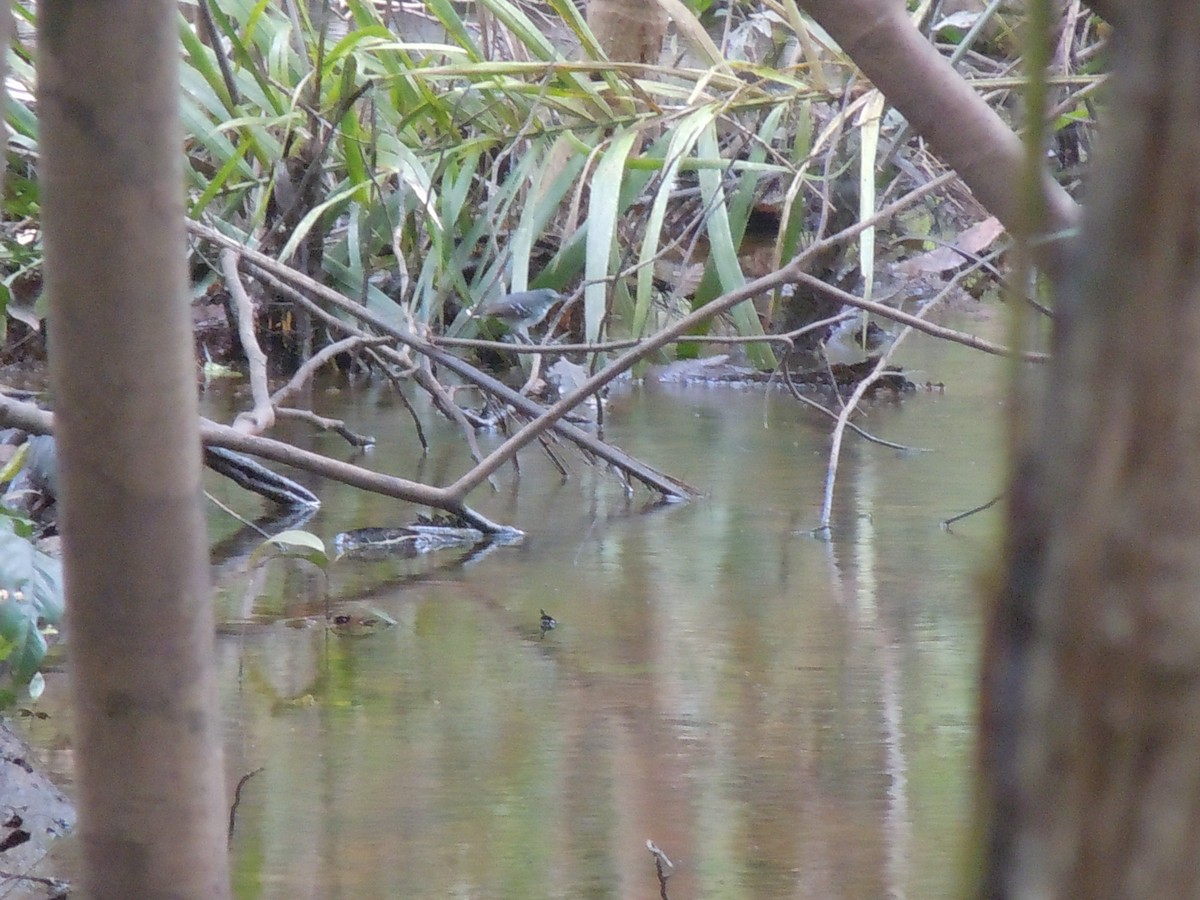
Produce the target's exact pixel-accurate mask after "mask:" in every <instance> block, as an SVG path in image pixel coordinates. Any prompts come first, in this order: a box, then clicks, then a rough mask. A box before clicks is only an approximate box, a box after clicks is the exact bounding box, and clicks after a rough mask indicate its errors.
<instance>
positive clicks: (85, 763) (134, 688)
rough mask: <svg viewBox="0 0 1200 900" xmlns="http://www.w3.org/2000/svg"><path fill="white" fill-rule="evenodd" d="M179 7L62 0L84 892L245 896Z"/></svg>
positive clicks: (55, 226) (59, 273)
mask: <svg viewBox="0 0 1200 900" xmlns="http://www.w3.org/2000/svg"><path fill="white" fill-rule="evenodd" d="M177 14H178V13H177V9H176V5H175V4H174V3H167V2H162V0H157V2H156V0H125V2H113V0H85V2H72V0H43V2H42V3H41V4H40V9H39V32H38V52H39V84H40V88H39V98H38V102H39V112H40V121H41V134H42V137H41V151H42V155H41V180H42V185H41V189H42V198H43V202H44V206H43V212H44V224H45V237H46V289H47V291H48V292H49V295H50V299H51V309H50V326H49V327H50V340H51V351H52V352H51V375H52V378H53V384H54V391H55V403H56V413H57V417H56V429H57V439H58V442H59V453H58V460H59V465H60V467H61V487H62V497H61V510H62V520H63V531H64V537H65V544H64V551H65V556H64V563H65V570H66V585H67V604H68V617H69V623H70V670H71V685H72V690H73V696H74V702H75V710H76V735H75V741H76V750H77V753H76V759H77V763H78V771H77V774H78V788H79V791H78V793H79V805H80V831H81V840H82V849H83V857H84V869H85V872H84V880H85V884H84V894H85V895H86V896H89V897H102V898H107V897H113V898H133V897H167V896H170V897H194V898H205V900H209V898H221V897H228V896H229V884H228V866H227V862H226V846H225V845H226V838H225V828H224V801H223V793H224V790H223V786H224V785H223V772H222V754H221V743H220V740H221V728H220V720H219V718H218V710H217V703H216V690H215V679H214V661H213V653H212V650H213V648H212V643H213V628H212V613H211V609H210V606H209V603H210V597H209V584H208V568H207V550H206V544H205V531H204V521H203V509H202V506H201V502H202V494H201V487H200V445H199V438H198V433H197V429H198V425H197V418H196V392H195V374H194V363H193V360H192V350H191V346H192V345H191V338H190V317H189V311H188V305H187V284H186V271H185V266H184V246H185V245H184V232H183V177H182V162H181V144H182V140H181V131H180V127H179V121H178V119H179V116H178V95H179V75H178V49H177V19H176V16H177Z"/></svg>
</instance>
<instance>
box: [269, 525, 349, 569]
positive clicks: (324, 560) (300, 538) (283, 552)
mask: <svg viewBox="0 0 1200 900" xmlns="http://www.w3.org/2000/svg"><path fill="white" fill-rule="evenodd" d="M277 556H285V557H291V558H293V559H306V560H308V561H309V562H310V563H312V564H313V565H314V566H317V567H318V568H321V569H328V568H329V554H328V553H327V552H326V551H325V542H324V541H322V540H321V539H320V538H319V537H317V536H316V535H315V534H313V533H312V532H311V531H304V530H302V529H298V528H296V529H292V530H290V531H281V532H279V534H276V535H274V536H272V537H269V538H267V539H266V540H265V541H263V542H262V543H261V544H259V545H258V549H257V550H255V551H254V552H253V553H252V554H251V555H250V567H251V568H253V567H254V566H256V565H258V564H259V563H261V562H264V561H265V560H268V559H273V558H275V557H277Z"/></svg>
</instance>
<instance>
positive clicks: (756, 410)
mask: <svg viewBox="0 0 1200 900" xmlns="http://www.w3.org/2000/svg"><path fill="white" fill-rule="evenodd" d="M897 361H898V362H899V363H901V364H903V365H905V366H906V367H908V368H910V369H915V370H919V371H918V372H917V373H915V374H914V380H920V381H924V380H926V379H930V380H933V381H944V382H945V383H946V391H945V393H944V394H938V393H926V392H920V393H917V394H915V395H911V396H908V397H906V398H905V399H904V401H903V402H902V403H901V404H880V405H877V406H873V407H871V408H870V415H869V418H868V419H866V420H865V421H864V422H862V423H861V424H863V425H864V427H866V428H868V429H869V430H871V431H872V432H874V433H876V434H878V435H879V436H881V437H886V438H888V439H890V440H893V441H899V442H902V443H906V444H911V445H918V446H924V447H932V448H935V450H934V452H932V453H926V454H908V455H901V454H897V453H896V452H895V451H892V450H888V449H885V448H882V447H878V446H870V445H866V444H864V443H863V442H862V441H860V440H858V439H856V438H853V437H848V439H847V444H846V447H845V449H844V452H843V456H842V466H841V475H840V478H839V481H838V486H837V494H836V515H835V520H834V522H835V527H834V529H833V532H832V534H831V536H830V539H829V540H818V539H815V538H813V537H812V536H810V535H809V534H808V531H809V529H811V528H812V527H813V526H814V525H816V524H817V521H818V516H819V511H820V505H821V497H822V491H823V484H824V478H825V463H826V454H827V449H828V436H827V434H828V426H827V424H826V422H825V421H824V420H822V419H820V418H819V417H818V416H816V415H815V414H814V413H811V412H809V411H807V410H804V409H802V408H800V407H798V406H797V404H796V403H795V402H794V401H793V400H791V399H789V398H788V397H787V396H786V395H784V394H783V393H778V392H775V391H774V390H771V391H765V392H764V391H762V390H745V391H734V390H729V389H706V388H668V387H662V386H655V385H649V386H646V387H642V388H637V389H626V390H624V391H618V392H617V393H616V394H615V395H614V397H613V399H612V402H611V404H610V407H609V413H608V423H607V431H606V437H607V438H608V439H609V440H611V441H613V442H615V443H616V444H618V445H620V446H622V447H623V448H625V449H626V450H628V451H630V452H631V453H634V454H635V455H637V456H639V457H641V458H643V459H645V460H646V461H648V462H651V463H652V464H654V465H657V466H658V467H659V468H661V469H663V470H666V471H668V472H670V473H671V474H673V475H676V476H678V477H681V478H684V479H686V480H687V481H689V482H691V483H692V484H694V485H696V486H698V487H701V488H703V489H704V490H705V491H706V492H707V497H706V498H705V499H703V500H700V501H697V502H694V503H691V504H687V505H681V506H674V507H667V508H657V509H648V508H647V501H648V499H649V498H648V497H647V496H646V495H645V494H644V493H642V492H640V491H637V492H635V495H634V496H633V497H632V498H628V497H626V496H625V494H624V492H623V490H622V488H621V485H620V484H619V482H618V481H617V480H616V479H615V478H614V477H613V476H611V475H609V474H607V473H604V472H602V471H600V470H598V469H594V468H591V467H589V466H588V465H587V464H586V463H584V462H583V461H582V460H581V459H580V458H579V457H578V455H577V454H575V453H574V451H572V450H569V449H563V450H561V451H560V455H561V456H562V457H563V458H564V459H565V460H566V461H567V462H568V465H569V466H570V469H571V477H570V479H569V480H567V481H566V482H563V481H562V479H561V478H559V476H558V475H557V473H556V472H555V471H554V469H553V468H552V467H551V466H550V464H549V463H548V462H547V461H546V460H545V459H544V458H543V457H541V455H540V454H539V453H538V452H536V451H527V452H526V453H525V454H524V456H523V464H522V471H521V476H520V478H519V483H518V479H517V478H516V477H514V474H513V472H512V470H511V469H509V470H505V471H502V472H501V473H500V475H499V478H498V480H499V488H500V489H499V491H497V492H494V493H493V492H490V491H488V490H486V489H481V490H479V491H478V492H477V494H476V496H474V497H473V498H472V499H473V501H474V505H476V506H477V507H478V508H480V509H481V510H482V511H483V512H485V513H486V514H488V515H490V516H491V517H493V518H494V519H498V520H502V521H505V522H510V523H512V524H515V525H517V526H519V527H520V528H523V529H525V530H526V531H527V532H528V538H527V540H526V541H525V542H524V543H523V544H522V545H521V546H519V547H508V548H495V549H494V550H493V552H491V553H487V554H482V555H470V554H467V553H466V552H465V551H452V552H443V553H439V554H436V555H434V556H433V557H429V558H423V559H420V560H404V559H396V560H375V561H350V560H343V561H340V562H338V563H337V564H336V565H335V567H334V569H333V571H332V573H331V576H330V578H329V580H328V582H326V580H325V578H324V576H323V575H321V574H320V573H319V572H316V571H315V570H313V569H311V568H306V566H305V564H303V563H298V562H294V561H275V562H271V563H269V564H268V565H267V566H265V567H263V568H261V569H259V570H258V571H256V572H255V573H247V572H245V571H244V569H239V568H238V567H237V566H234V565H225V566H223V567H219V568H218V576H217V578H218V581H219V583H220V587H219V595H218V602H219V608H220V615H221V617H222V618H224V619H225V620H227V621H234V620H237V621H241V620H252V621H251V623H250V624H247V625H246V626H244V627H242V626H237V627H234V628H226V629H224V630H223V634H222V635H221V636H220V637H219V639H218V644H217V646H218V653H219V658H220V666H221V673H222V684H223V689H222V696H223V702H224V705H225V709H226V713H227V717H228V719H227V721H228V758H227V762H228V765H229V770H230V773H231V774H230V778H231V785H232V783H233V782H234V781H236V780H237V777H238V776H239V775H240V774H243V773H246V772H249V771H251V770H254V769H257V768H259V767H262V770H263V771H262V772H261V774H259V775H257V776H256V777H254V778H253V779H251V780H250V781H249V782H248V783H247V784H246V785H245V786H244V788H243V792H242V799H241V803H240V806H239V809H238V818H237V829H236V834H235V837H234V842H233V854H234V865H235V870H236V879H237V892H238V895H239V896H241V897H271V898H275V897H278V898H294V897H317V898H337V897H345V898H362V897H474V898H537V897H562V898H579V897H597V898H599V897H611V898H638V897H647V898H649V897H657V896H659V888H658V883H657V880H656V876H655V871H654V866H653V861H652V859H651V856H650V854H649V853H648V852H647V849H646V841H647V839H650V840H653V841H654V842H655V843H656V844H657V845H658V846H659V847H661V848H662V849H663V850H664V851H665V852H666V853H667V854H668V855H669V856H670V857H671V859H672V860H673V861H674V862H675V863H676V870H675V874H674V876H673V877H672V878H671V880H670V881H669V883H668V891H669V896H670V897H672V898H676V900H678V898H696V897H713V898H715V897H730V898H745V897H784V896H789V897H790V896H794V897H864V898H867V897H883V896H907V897H913V898H931V897H945V896H952V895H956V894H957V893H959V891H958V886H959V884H960V877H961V866H962V861H963V841H964V838H965V835H966V832H967V828H968V819H969V795H970V781H969V766H970V759H971V751H972V747H971V741H972V719H973V699H972V691H973V686H974V678H975V671H976V650H977V645H978V639H979V624H980V614H979V609H978V601H977V599H976V595H975V590H974V587H975V579H976V576H977V572H978V571H979V570H980V568H981V567H982V565H983V564H984V562H985V560H986V558H987V552H988V547H989V542H990V541H991V539H992V537H993V533H994V530H995V527H996V524H997V520H996V514H995V513H994V512H991V513H985V514H983V515H981V516H978V517H976V518H975V519H972V520H969V521H967V522H964V523H963V524H962V525H961V526H959V527H958V529H957V530H956V533H953V534H948V533H946V532H944V531H942V530H941V529H940V528H939V522H940V521H941V520H942V519H944V518H945V517H946V516H948V515H951V514H953V513H955V512H958V511H960V510H962V509H965V508H968V507H970V506H973V505H976V504H978V503H981V502H983V501H985V500H987V499H990V498H991V497H992V496H993V495H994V494H995V493H996V492H997V490H998V485H999V480H1000V467H1001V458H1002V439H1001V427H1000V419H1001V414H1002V408H1001V405H1000V398H1001V397H1002V396H1003V393H1004V391H1003V382H1004V364H1003V363H1001V362H999V361H991V360H988V359H986V358H982V357H981V356H980V355H979V354H976V353H972V352H970V351H967V350H964V349H960V348H955V347H953V346H949V345H945V344H938V343H935V342H933V341H928V340H925V339H922V338H920V337H914V338H913V339H911V344H910V345H909V346H907V347H906V348H905V349H904V350H903V351H902V352H901V353H900V354H899V357H898V359H897ZM315 402H316V403H317V405H318V407H319V411H322V412H325V413H326V414H330V415H337V416H339V417H342V418H345V419H346V420H347V421H348V423H349V424H350V425H351V426H352V427H354V428H356V429H359V430H362V431H367V432H370V433H374V434H375V435H376V436H377V437H379V439H380V444H379V448H378V449H377V450H376V451H374V452H373V453H372V454H371V455H370V456H369V457H368V458H367V459H366V462H367V464H369V465H371V466H373V467H378V468H380V469H383V470H386V471H389V472H392V473H394V474H398V475H404V476H408V477H414V478H421V479H424V480H429V481H435V482H439V483H446V482H448V481H449V480H451V479H452V478H453V477H456V476H457V475H458V474H459V473H461V471H463V468H464V466H465V465H466V459H465V456H464V455H463V454H462V452H461V450H460V449H459V445H460V444H461V441H460V439H459V438H458V436H457V433H456V432H455V431H454V429H452V428H451V427H450V426H447V425H443V424H441V423H440V422H438V420H437V419H436V418H435V417H434V416H432V415H430V416H426V417H425V418H424V422H425V424H426V427H427V428H429V429H430V432H431V437H432V440H433V441H434V444H435V452H434V455H433V456H432V457H431V458H430V459H428V460H421V459H420V458H419V456H418V448H417V444H416V441H415V439H414V438H413V436H412V431H411V423H410V421H409V419H408V417H407V414H406V413H405V412H404V411H403V409H402V407H401V406H400V404H399V403H398V402H396V401H395V400H394V399H392V398H391V397H390V395H389V393H388V392H387V391H386V390H383V389H364V390H362V391H352V390H344V391H342V392H338V393H322V394H320V395H319V396H317V397H316V398H315ZM294 433H298V432H294ZM308 440H309V442H310V445H311V446H313V447H316V448H319V449H322V450H325V451H328V452H332V453H337V454H339V455H341V456H344V457H346V456H349V455H350V454H349V453H348V452H347V451H346V450H345V449H343V446H342V445H340V440H339V439H338V438H335V437H319V438H310V439H308ZM447 448H453V449H451V450H450V451H449V452H447ZM313 487H314V489H316V490H317V492H318V493H319V494H320V495H321V496H322V499H323V501H324V506H323V508H322V510H321V511H320V513H319V514H318V515H317V516H316V517H315V518H314V519H312V520H311V521H310V522H309V523H308V524H307V525H306V526H305V527H307V528H309V529H310V530H313V531H315V532H316V533H317V534H319V535H321V536H322V537H323V538H325V539H326V540H329V539H331V538H332V537H333V535H334V534H335V533H336V532H338V531H340V530H343V529H346V528H352V527H361V526H367V525H389V524H399V523H403V522H405V521H407V520H408V519H410V518H411V516H412V514H413V510H412V509H411V508H408V507H405V506H403V505H401V504H397V503H395V502H394V501H391V500H387V499H384V498H371V497H364V496H362V495H359V494H357V493H355V492H352V491H349V490H346V489H342V488H340V487H338V486H335V485H328V484H313ZM212 488H213V489H214V492H216V493H218V495H219V496H220V497H221V498H222V499H223V500H224V501H225V502H228V503H230V504H231V505H234V506H236V507H237V508H239V509H240V510H241V511H243V512H244V513H246V514H248V515H253V514H254V513H255V511H256V504H255V501H254V500H253V499H252V498H249V497H248V496H247V495H245V494H241V493H239V492H238V491H237V489H236V488H230V487H226V486H224V485H221V484H218V483H217V482H215V481H214V482H213V484H212ZM212 521H213V531H214V536H215V538H216V539H217V540H220V539H222V538H223V537H225V536H227V535H228V534H230V533H232V532H233V531H235V530H236V528H237V525H236V523H232V522H230V521H229V520H227V519H225V518H224V517H223V516H222V514H220V513H217V512H215V511H214V513H213V519H212ZM326 604H331V605H332V608H333V609H334V610H335V611H338V612H355V611H371V610H377V611H382V612H384V613H386V614H387V615H389V616H391V617H392V618H394V619H395V620H396V621H397V623H398V624H397V625H396V626H395V627H392V628H388V629H385V630H382V631H379V632H376V633H373V634H369V635H368V636H363V637H343V636H338V635H336V634H334V633H332V632H330V631H328V630H326V629H325V628H323V627H320V626H313V627H308V628H297V627H291V626H293V625H294V624H295V622H294V621H293V622H291V624H290V625H289V624H288V623H285V622H284V621H283V619H288V618H294V617H298V616H302V615H306V614H311V613H323V610H324V609H325V606H326ZM542 608H545V609H546V610H547V611H548V612H549V613H551V614H552V615H554V616H555V617H556V618H557V619H558V621H559V623H560V624H559V627H558V628H557V629H556V630H554V631H551V632H550V633H549V634H547V635H546V636H545V638H544V639H542V637H541V632H540V630H539V627H538V618H539V610H540V609H542Z"/></svg>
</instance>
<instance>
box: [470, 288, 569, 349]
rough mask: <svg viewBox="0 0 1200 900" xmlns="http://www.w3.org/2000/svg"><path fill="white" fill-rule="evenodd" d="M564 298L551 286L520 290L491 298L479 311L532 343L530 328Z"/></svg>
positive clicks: (483, 316)
mask: <svg viewBox="0 0 1200 900" xmlns="http://www.w3.org/2000/svg"><path fill="white" fill-rule="evenodd" d="M562 299H563V295H562V294H560V293H559V292H558V291H555V290H551V289H550V288H538V289H537V290H536V291H518V292H517V293H515V294H507V295H505V296H503V297H500V298H498V299H496V300H489V301H488V302H487V303H485V304H483V306H482V307H480V309H479V311H478V315H479V316H481V317H482V318H488V319H496V320H497V321H499V322H503V323H504V324H505V325H506V326H508V330H509V331H511V332H512V333H513V334H515V335H517V336H518V337H521V338H523V339H524V340H525V342H526V343H529V344H532V343H533V340H532V339H531V338H530V337H529V329H530V328H532V327H533V326H534V325H536V324H538V323H539V322H541V321H542V319H544V318H546V313H548V312H550V307H552V306H553V305H554V304H555V303H558V302H559V301H560V300H562Z"/></svg>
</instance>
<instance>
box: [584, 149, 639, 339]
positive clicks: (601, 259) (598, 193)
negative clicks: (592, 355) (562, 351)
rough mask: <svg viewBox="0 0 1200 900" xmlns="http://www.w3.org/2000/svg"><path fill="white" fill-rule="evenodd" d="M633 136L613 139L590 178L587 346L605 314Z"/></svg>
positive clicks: (585, 331)
mask: <svg viewBox="0 0 1200 900" xmlns="http://www.w3.org/2000/svg"><path fill="white" fill-rule="evenodd" d="M637 137H638V132H637V131H634V130H630V131H624V132H620V133H618V134H617V135H616V136H614V137H613V139H612V142H611V143H610V144H609V147H608V152H606V153H605V154H604V156H603V157H602V158H601V159H600V164H599V165H598V166H596V174H595V175H593V176H592V184H591V188H592V191H591V200H590V202H589V205H588V232H587V263H586V266H585V277H586V278H587V287H585V288H584V292H583V320H584V334H585V336H586V339H587V341H588V342H589V343H591V342H594V341H598V340H600V323H601V322H603V320H604V314H605V312H606V311H607V298H608V289H607V281H606V279H607V278H608V267H609V261H610V260H611V259H612V253H613V242H614V240H615V238H616V232H617V212H618V210H619V208H620V202H621V181H622V180H623V179H624V176H625V161H626V159H628V158H629V153H630V151H631V150H632V149H633V144H634V141H636V140H637Z"/></svg>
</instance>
